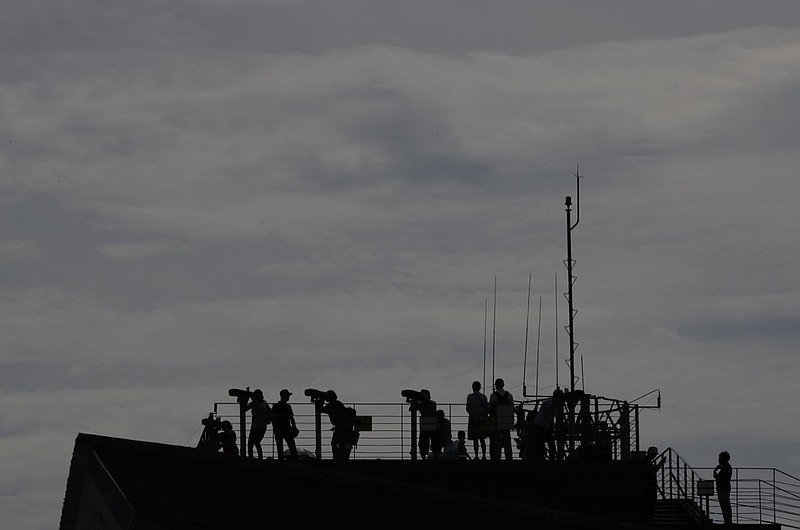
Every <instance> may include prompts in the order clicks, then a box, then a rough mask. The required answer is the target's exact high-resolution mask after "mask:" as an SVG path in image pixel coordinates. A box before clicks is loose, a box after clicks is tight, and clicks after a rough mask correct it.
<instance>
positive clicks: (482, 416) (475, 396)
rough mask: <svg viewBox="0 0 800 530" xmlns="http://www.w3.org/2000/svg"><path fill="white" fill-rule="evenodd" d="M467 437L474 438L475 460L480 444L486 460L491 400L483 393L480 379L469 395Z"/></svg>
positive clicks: (474, 383)
mask: <svg viewBox="0 0 800 530" xmlns="http://www.w3.org/2000/svg"><path fill="white" fill-rule="evenodd" d="M467 414H469V420H467V438H468V439H469V440H472V447H473V449H474V450H475V460H478V445H479V444H480V447H481V454H482V455H483V459H484V460H486V428H487V426H488V424H489V400H488V399H486V396H485V395H484V394H483V393H481V383H480V381H473V382H472V393H471V394H469V395H467Z"/></svg>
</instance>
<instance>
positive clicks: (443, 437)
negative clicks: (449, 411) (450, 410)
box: [431, 410, 453, 459]
mask: <svg viewBox="0 0 800 530" xmlns="http://www.w3.org/2000/svg"><path fill="white" fill-rule="evenodd" d="M452 441H453V430H452V427H451V425H450V420H448V419H447V417H446V416H445V414H444V411H443V410H437V411H436V433H435V436H434V437H433V438H432V439H431V453H432V456H433V458H434V459H436V458H438V457H439V455H441V454H442V451H444V450H446V449H447V447H448V446H449V445H450V443H451V442H452Z"/></svg>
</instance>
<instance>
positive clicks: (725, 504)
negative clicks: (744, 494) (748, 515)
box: [714, 451, 733, 524]
mask: <svg viewBox="0 0 800 530" xmlns="http://www.w3.org/2000/svg"><path fill="white" fill-rule="evenodd" d="M730 461H731V455H729V454H728V451H722V452H721V453H720V454H719V465H717V467H715V468H714V480H715V481H716V483H717V500H719V508H720V510H722V519H723V521H724V523H725V524H732V522H733V512H732V511H731V476H732V475H733V469H732V468H731V464H730Z"/></svg>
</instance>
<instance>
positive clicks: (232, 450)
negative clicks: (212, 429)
mask: <svg viewBox="0 0 800 530" xmlns="http://www.w3.org/2000/svg"><path fill="white" fill-rule="evenodd" d="M219 441H220V443H221V444H222V452H223V453H225V454H226V455H236V456H239V448H238V447H236V432H235V431H234V430H233V425H231V422H229V421H228V420H225V421H223V422H222V431H221V432H220V433H219Z"/></svg>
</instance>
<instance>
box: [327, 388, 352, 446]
mask: <svg viewBox="0 0 800 530" xmlns="http://www.w3.org/2000/svg"><path fill="white" fill-rule="evenodd" d="M325 401H326V403H325V406H324V407H322V412H324V413H325V414H327V415H328V417H329V418H330V420H331V424H333V436H332V437H331V450H332V451H333V459H334V460H348V459H349V458H350V451H351V450H352V449H353V439H354V436H355V434H356V433H355V417H351V415H350V414H349V413H348V409H347V407H345V406H344V404H343V403H342V402H341V401H339V398H338V396H337V395H336V392H334V391H333V390H328V392H327V393H326V394H325ZM350 410H352V409H350Z"/></svg>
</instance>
